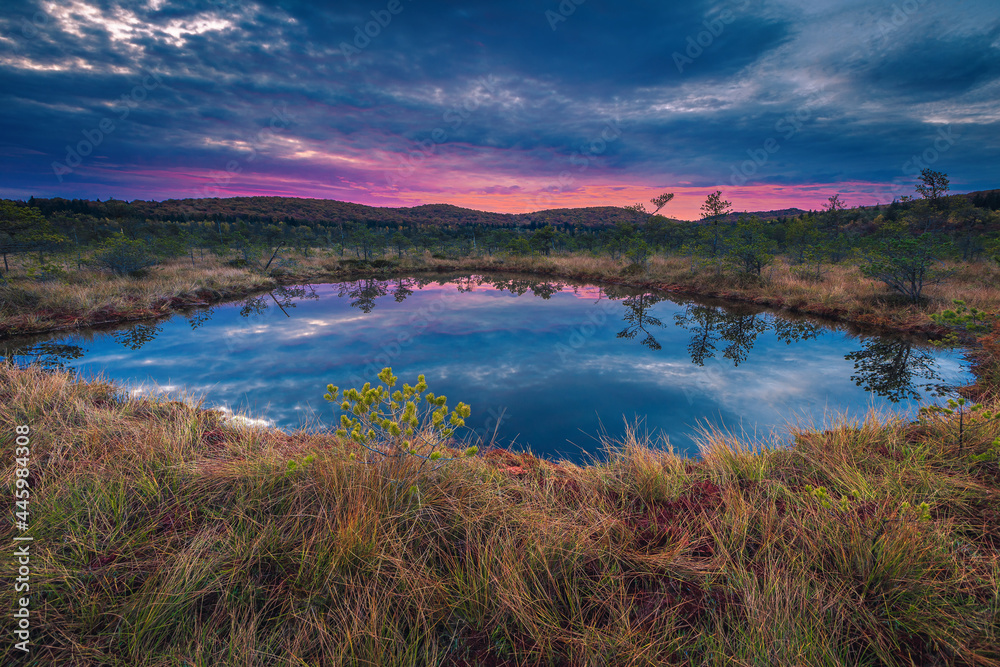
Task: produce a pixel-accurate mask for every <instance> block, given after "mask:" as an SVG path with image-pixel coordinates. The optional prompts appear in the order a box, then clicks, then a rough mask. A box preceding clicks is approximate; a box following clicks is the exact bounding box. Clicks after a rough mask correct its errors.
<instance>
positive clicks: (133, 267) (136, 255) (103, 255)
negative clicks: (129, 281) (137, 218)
mask: <svg viewBox="0 0 1000 667" xmlns="http://www.w3.org/2000/svg"><path fill="white" fill-rule="evenodd" d="M94 260H95V261H96V262H97V264H98V265H99V266H102V267H104V268H106V269H109V270H111V271H113V272H114V273H115V274H116V275H119V276H140V275H143V274H144V273H145V272H146V269H148V268H150V267H151V266H156V264H157V263H158V262H157V259H156V257H155V256H154V255H153V254H152V253H151V252H150V251H149V250H148V249H147V246H146V244H145V243H143V242H142V241H133V240H131V239H129V238H127V237H126V236H125V235H124V234H122V233H121V232H119V233H118V234H115V235H114V236H112V237H111V238H109V239H108V240H106V241H105V242H104V243H103V244H102V245H101V247H100V249H99V250H98V251H97V254H96V255H95V256H94Z"/></svg>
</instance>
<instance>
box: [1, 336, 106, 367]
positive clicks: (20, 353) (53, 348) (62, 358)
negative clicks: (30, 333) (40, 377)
mask: <svg viewBox="0 0 1000 667" xmlns="http://www.w3.org/2000/svg"><path fill="white" fill-rule="evenodd" d="M36 340H37V339H36ZM86 351H87V350H85V349H84V348H83V346H81V345H76V344H73V343H59V342H56V341H41V342H35V341H30V342H29V341H15V340H6V341H0V359H3V361H4V362H6V363H9V364H13V365H15V366H32V365H35V366H41V367H42V368H44V369H46V370H63V371H72V370H73V369H72V368H71V367H69V366H67V363H68V362H70V361H74V360H76V359H79V358H80V357H82V356H83V355H84V353H85V352H86Z"/></svg>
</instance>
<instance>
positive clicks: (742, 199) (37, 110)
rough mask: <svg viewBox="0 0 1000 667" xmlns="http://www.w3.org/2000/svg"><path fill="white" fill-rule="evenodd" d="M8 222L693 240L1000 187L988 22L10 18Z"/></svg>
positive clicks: (395, 14)
mask: <svg viewBox="0 0 1000 667" xmlns="http://www.w3.org/2000/svg"><path fill="white" fill-rule="evenodd" d="M12 4H13V6H5V10H6V11H5V12H4V14H3V16H2V17H0V80H2V85H0V96H2V104H0V117H2V123H0V155H2V156H3V160H2V163H0V164H2V167H0V197H14V198H27V197H28V196H31V195H34V196H37V197H50V196H61V197H84V198H101V199H105V198H107V197H109V196H114V197H116V198H125V199H165V198H181V197H205V196H208V197H212V196H219V197H226V196H236V195H246V194H254V195H266V194H272V195H284V196H304V197H325V198H332V199H340V200H346V201H353V202H359V203H364V204H371V205H376V206H407V205H416V204H425V203H452V204H457V205H461V206H469V207H472V208H478V209H484V210H493V211H508V212H521V211H531V210H538V209H544V208H554V207H573V206H592V205H625V204H629V203H634V202H636V201H647V200H649V199H650V198H651V197H652V196H654V195H656V194H659V193H660V192H662V191H673V192H675V193H676V194H677V197H676V199H675V200H674V201H673V202H671V203H670V204H669V205H668V207H667V209H665V210H664V213H665V214H667V215H673V216H675V217H681V218H689V219H690V218H696V217H699V211H698V208H699V206H700V204H701V203H702V202H703V201H704V198H705V196H706V194H708V193H709V192H711V191H713V190H715V189H717V188H718V189H722V190H723V192H724V193H725V195H726V198H727V199H729V200H731V201H732V202H733V205H734V208H735V209H736V210H758V209H770V208H784V207H788V206H799V207H801V208H819V207H820V205H821V204H822V203H823V202H824V201H825V200H826V198H827V197H829V196H830V195H832V194H834V193H842V196H843V198H844V199H845V200H846V201H847V202H848V204H850V205H857V204H870V203H875V202H876V201H881V202H887V201H890V200H891V199H892V198H893V197H894V196H899V195H905V194H913V185H914V183H915V181H916V176H917V175H918V173H919V171H920V168H921V167H924V166H927V167H931V168H933V169H936V170H940V171H944V172H946V173H948V174H949V175H950V177H951V181H952V189H953V191H955V192H967V191H971V190H977V189H985V188H993V187H998V186H1000V123H998V118H1000V4H998V3H996V2H995V1H993V0H969V1H965V2H952V3H947V4H946V3H940V2H931V0H906V1H905V2H884V3H882V2H874V3H873V2H869V1H866V2H860V1H852V0H836V1H835V0H830V1H826V2H824V1H822V0H786V1H777V0H776V1H769V0H730V1H723V2H704V1H702V0H694V1H692V2H686V3H663V2H646V1H635V2H629V3H620V2H610V1H602V0H563V1H562V2H561V3H560V2H558V1H556V0H548V1H543V2H537V1H530V2H526V1H524V0H508V1H505V2H478V3H458V2H430V1H425V0H418V1H417V2H413V1H412V0H368V1H365V2H357V1H354V0H347V1H343V2H341V1H338V2H310V1H306V0H261V1H260V2H235V1H231V0H212V1H209V2H206V1H204V0H202V1H199V2H194V1H173V0H147V1H145V2H140V1H136V2H118V1H114V0H60V1H59V2H14V3H12Z"/></svg>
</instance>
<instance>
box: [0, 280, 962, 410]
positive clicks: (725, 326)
mask: <svg viewBox="0 0 1000 667" xmlns="http://www.w3.org/2000/svg"><path fill="white" fill-rule="evenodd" d="M430 284H439V285H446V284H450V285H454V286H456V287H457V288H458V290H459V291H461V292H468V291H472V290H474V289H475V288H476V287H478V286H480V285H484V284H485V285H490V286H492V287H494V288H496V289H498V290H502V291H506V292H509V293H511V294H514V295H518V296H520V295H524V294H527V293H528V292H531V293H532V294H533V295H534V296H537V297H539V298H541V299H549V298H551V297H552V296H553V295H554V294H557V293H559V292H561V291H563V289H564V288H565V287H566V285H565V284H563V283H559V282H553V281H541V280H536V279H532V278H530V277H520V276H518V277H513V278H512V277H509V276H503V277H496V276H493V277H491V276H463V277H459V278H456V277H442V278H437V279H432V278H419V277H418V278H398V279H394V280H379V279H376V278H365V279H361V280H356V281H351V282H345V283H341V284H339V285H338V286H337V287H338V292H337V296H338V297H341V298H348V299H350V306H351V307H352V308H357V309H359V310H360V311H362V312H364V313H371V312H372V311H374V309H375V307H376V300H377V299H378V298H379V297H383V296H386V295H389V294H391V295H392V296H393V299H394V300H395V302H396V303H402V302H403V301H405V300H406V299H407V298H409V297H410V296H411V295H412V294H413V293H414V291H415V290H419V289H422V288H423V287H425V286H427V285H430ZM574 291H575V290H574ZM317 298H319V295H318V294H317V293H316V289H315V287H313V286H311V285H292V286H285V287H278V288H276V289H274V290H273V291H271V292H268V293H267V294H263V295H257V296H252V297H248V298H246V299H244V300H243V301H242V302H240V304H239V306H240V310H239V313H240V315H241V316H243V317H245V318H256V317H261V316H264V315H266V314H267V313H268V312H269V309H271V308H275V307H276V308H277V309H278V310H280V311H281V313H283V314H284V315H285V316H286V317H291V314H290V312H289V311H290V310H292V309H293V308H295V307H296V301H298V300H301V299H317ZM598 298H599V299H601V298H607V299H610V300H612V301H620V302H621V304H622V306H623V310H624V313H623V321H624V323H625V328H624V329H622V330H621V331H620V332H618V334H617V338H619V339H624V340H635V339H637V338H638V339H639V343H640V344H641V345H643V346H644V347H646V348H648V349H650V350H653V351H659V350H662V349H663V346H662V345H661V344H660V342H659V341H657V340H656V336H655V332H656V330H657V329H662V328H664V326H665V325H664V323H663V321H662V320H661V319H660V318H659V317H656V316H655V315H654V314H653V312H652V309H653V307H654V306H656V304H658V303H660V302H663V301H665V300H670V301H673V302H677V298H676V297H672V296H670V295H668V294H654V293H649V292H638V293H637V292H636V291H635V290H630V289H628V288H622V287H612V288H608V291H607V293H606V296H605V295H604V294H603V293H602V294H601V295H599V297H598ZM214 310H215V308H209V309H205V310H199V311H196V312H194V313H192V314H190V315H188V316H187V318H188V322H189V323H190V325H191V328H192V329H197V328H199V327H201V326H203V325H204V324H205V323H206V322H208V321H209V320H210V319H211V317H212V314H213V312H214ZM674 323H675V324H676V325H677V326H679V327H681V328H683V329H687V330H688V331H690V332H691V337H690V339H689V341H688V344H687V352H688V355H689V356H690V358H691V362H692V363H694V364H695V365H698V366H704V365H705V362H706V361H707V360H710V359H713V358H715V356H716V354H717V353H718V351H719V350H720V349H721V351H722V358H724V359H728V360H730V361H731V362H732V363H733V366H734V367H735V366H739V365H740V364H741V363H743V362H745V361H746V360H747V359H748V358H749V355H750V353H751V351H752V350H753V347H754V344H755V343H756V341H757V338H758V336H760V335H761V334H763V333H765V332H768V331H773V332H774V334H775V336H776V337H777V338H778V339H779V340H781V341H784V342H785V343H786V344H788V345H791V344H792V343H797V342H801V341H806V340H812V339H815V338H817V337H819V336H820V335H822V333H823V331H824V327H823V326H822V325H820V324H817V323H814V322H807V321H791V320H787V319H783V318H781V317H776V316H774V315H770V314H767V313H764V312H761V311H757V312H754V311H753V310H752V309H748V308H735V309H726V308H722V307H719V306H711V305H704V304H691V303H688V304H687V305H685V307H684V312H683V313H679V314H676V315H674ZM160 331H161V326H160V325H159V324H136V325H133V326H131V327H129V328H128V329H124V330H119V331H115V332H113V333H112V334H111V335H112V336H113V337H114V339H115V340H116V341H117V342H118V343H119V344H121V345H123V346H124V347H126V348H128V349H131V350H139V349H140V348H142V347H143V346H144V345H146V344H147V343H149V342H150V341H151V340H153V339H154V338H155V337H156V336H157V335H158V334H159V333H160ZM640 334H641V336H640ZM93 335H95V334H93V333H88V334H85V335H84V337H87V336H93ZM2 345H3V344H0V357H2V358H3V359H4V360H6V361H8V362H10V363H17V364H28V363H35V364H39V365H41V366H43V367H45V368H67V362H70V361H73V360H76V359H79V358H80V357H82V356H83V354H84V353H85V350H84V348H83V347H81V346H80V345H75V344H70V343H57V342H52V341H44V342H38V339H37V338H35V339H33V340H31V341H30V342H21V343H17V344H14V343H12V342H11V341H7V342H6V346H2ZM845 358H846V359H847V360H849V361H853V362H854V371H855V372H854V375H852V376H851V379H852V380H854V382H855V383H856V384H857V385H858V386H859V387H864V389H865V390H867V391H870V392H874V393H875V394H878V395H879V396H883V397H885V398H887V399H889V400H890V401H893V402H898V401H902V400H906V399H919V398H920V396H921V394H920V392H919V391H918V389H921V388H922V389H925V390H930V391H936V393H938V394H939V395H940V394H941V393H943V392H944V391H947V390H948V388H947V387H944V386H942V385H939V384H934V381H936V380H940V377H939V375H938V373H937V370H936V367H935V360H934V357H933V356H932V354H931V352H930V351H929V350H924V349H921V348H919V347H917V346H916V345H915V344H914V343H913V342H911V341H907V340H903V339H898V338H889V337H862V338H861V349H860V350H858V351H856V352H851V353H850V354H848V355H846V357H845Z"/></svg>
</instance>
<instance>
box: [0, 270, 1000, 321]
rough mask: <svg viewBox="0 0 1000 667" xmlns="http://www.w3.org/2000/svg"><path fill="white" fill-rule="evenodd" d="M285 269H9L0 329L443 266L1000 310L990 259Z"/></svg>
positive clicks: (713, 292) (898, 308)
mask: <svg viewBox="0 0 1000 667" xmlns="http://www.w3.org/2000/svg"><path fill="white" fill-rule="evenodd" d="M294 259H295V260H296V262H297V266H296V267H295V268H294V269H293V270H291V271H287V270H280V271H276V272H272V275H268V276H264V275H260V274H257V273H254V272H252V271H249V270H247V269H239V268H231V267H228V266H226V265H225V264H224V263H222V262H221V261H220V260H218V259H217V258H214V257H208V258H205V259H200V260H197V262H196V265H195V266H192V264H191V262H190V260H189V259H186V258H185V259H175V260H171V261H169V262H166V263H165V264H163V265H161V266H158V267H156V268H154V269H153V270H152V271H151V272H150V274H149V275H148V276H147V277H145V278H121V277H112V276H109V275H107V274H104V273H100V272H97V271H94V270H89V269H84V270H82V271H77V270H75V269H73V266H72V263H69V262H67V263H66V264H64V266H66V268H67V269H68V271H67V276H66V277H65V278H64V279H62V280H58V281H49V282H35V281H31V280H29V279H28V278H27V277H26V276H25V275H24V274H23V272H22V271H21V270H20V268H19V267H17V266H14V267H12V271H11V275H10V282H9V284H6V285H5V284H3V283H0V336H4V335H17V334H28V333H40V332H44V331H52V330H59V329H71V328H76V327H81V326H88V325H93V324H98V323H107V322H116V321H127V320H139V319H149V318H154V317H159V316H163V315H166V314H169V313H170V312H172V311H173V310H175V309H177V308H184V307H187V306H191V305H196V304H203V303H211V302H216V301H221V300H226V299H235V298H240V297H242V296H245V295H247V294H252V293H255V292H259V291H262V290H266V289H269V288H273V287H275V286H277V285H279V284H302V283H314V282H323V281H336V280H344V279H348V278H356V277H362V276H372V275H377V276H380V277H390V276H393V275H407V274H409V275H417V274H426V273H435V274H440V273H448V272H489V271H494V272H500V271H503V272H521V273H532V274H535V275H537V276H540V277H550V278H553V279H559V278H563V279H575V280H582V281H591V282H595V283H600V284H617V285H630V286H637V287H646V288H658V289H667V290H670V291H674V292H679V293H686V294H692V295H701V296H710V297H720V298H725V299H729V300H734V301H747V302H752V303H756V304H758V305H762V306H769V307H775V308H785V309H789V310H792V311H795V312H801V313H808V314H813V315H821V316H824V317H828V318H833V319H837V320H843V321H849V322H854V323H858V324H865V325H873V326H878V327H882V328H886V329H894V330H897V331H909V332H925V333H927V332H933V331H936V327H935V326H934V324H933V322H932V320H931V319H930V314H931V313H936V312H941V311H943V310H945V309H946V308H949V307H950V306H951V302H952V300H953V299H962V300H964V301H965V302H966V303H967V304H968V305H969V306H970V307H971V306H975V307H978V308H981V309H984V310H990V311H993V312H1000V267H998V266H996V265H995V264H992V263H987V262H977V263H973V264H956V265H954V266H951V267H949V268H952V269H954V270H955V274H954V275H953V276H952V277H950V278H948V279H947V280H946V281H945V282H943V283H941V284H938V285H930V286H928V287H927V288H926V289H925V296H926V299H925V301H924V302H923V303H921V304H919V305H914V304H911V303H907V302H906V301H905V300H903V299H901V298H899V297H897V296H895V295H893V294H892V293H890V292H889V291H888V290H887V288H885V286H883V285H881V284H880V283H877V282H875V281H872V280H869V279H867V278H865V277H863V276H862V275H861V274H860V272H859V270H858V268H857V267H856V266H853V265H850V264H838V265H828V266H825V267H824V269H823V271H824V272H823V275H822V277H821V279H820V280H815V279H813V278H810V277H808V276H805V277H804V276H803V275H802V274H803V271H802V269H801V267H794V266H790V265H789V264H788V263H787V262H785V261H783V260H780V259H779V260H778V261H777V262H776V263H775V264H774V265H773V266H771V267H769V268H768V269H765V272H764V276H763V279H762V280H759V281H757V280H754V281H748V280H745V279H741V278H739V277H737V276H734V275H731V274H728V273H718V272H716V271H715V270H713V269H705V268H703V267H700V266H699V264H698V262H697V261H696V260H693V259H691V258H687V257H674V256H670V257H661V256H657V257H653V258H652V260H651V261H650V263H649V266H648V268H647V269H646V270H645V271H643V272H640V273H636V272H634V271H629V270H625V269H623V267H622V265H621V264H620V263H619V262H614V261H612V260H611V259H609V258H607V257H595V256H593V255H590V254H582V253H577V254H562V255H553V256H551V257H539V256H533V257H504V256H492V257H490V256H469V257H464V258H460V259H437V258H434V257H432V256H431V255H430V254H429V253H424V254H423V255H420V256H417V255H413V256H407V257H404V258H403V260H402V261H394V262H392V263H391V265H390V266H385V267H381V268H372V267H370V266H365V265H360V266H359V265H358V264H357V263H356V262H352V261H350V258H347V259H348V260H349V261H346V262H345V261H342V260H341V259H340V258H338V257H336V256H333V255H332V253H330V252H319V251H313V252H311V253H310V256H309V257H301V256H299V257H295V258H294Z"/></svg>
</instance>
